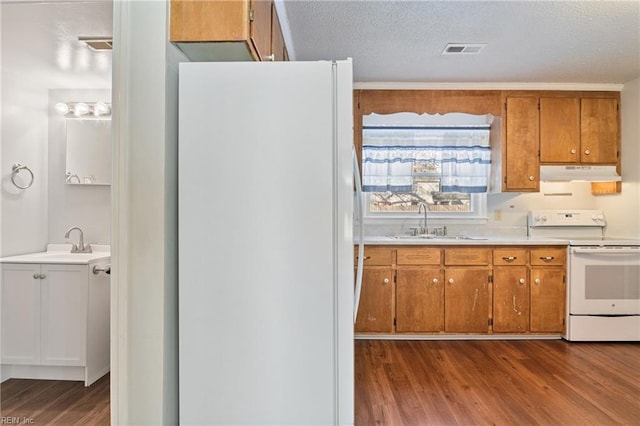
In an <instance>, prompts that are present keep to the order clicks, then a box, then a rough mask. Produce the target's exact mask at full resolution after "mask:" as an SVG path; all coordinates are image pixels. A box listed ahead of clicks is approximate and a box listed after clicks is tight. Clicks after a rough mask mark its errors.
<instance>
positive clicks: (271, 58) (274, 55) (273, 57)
mask: <svg viewBox="0 0 640 426" xmlns="http://www.w3.org/2000/svg"><path fill="white" fill-rule="evenodd" d="M264 60H265V61H271V62H273V61H275V60H276V54H275V53H272V54H271V55H267V56H265V57H264Z"/></svg>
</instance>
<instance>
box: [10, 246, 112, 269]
mask: <svg viewBox="0 0 640 426" xmlns="http://www.w3.org/2000/svg"><path fill="white" fill-rule="evenodd" d="M103 247H104V246H103ZM106 247H108V246H106ZM110 257H111V252H110V250H103V249H100V247H96V249H94V251H93V253H71V252H70V251H67V250H47V251H42V252H37V253H28V254H21V255H17V256H9V257H4V258H2V259H0V261H2V262H3V263H59V264H75V265H86V264H88V263H90V262H94V261H98V260H104V259H109V258H110Z"/></svg>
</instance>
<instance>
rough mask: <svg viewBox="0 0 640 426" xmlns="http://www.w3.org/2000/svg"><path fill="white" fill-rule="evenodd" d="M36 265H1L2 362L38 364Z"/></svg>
mask: <svg viewBox="0 0 640 426" xmlns="http://www.w3.org/2000/svg"><path fill="white" fill-rule="evenodd" d="M40 282H41V279H40V265H29V264H4V265H2V291H1V294H0V298H1V299H2V300H1V309H2V330H1V332H2V362H3V363H5V364H38V363H39V362H40Z"/></svg>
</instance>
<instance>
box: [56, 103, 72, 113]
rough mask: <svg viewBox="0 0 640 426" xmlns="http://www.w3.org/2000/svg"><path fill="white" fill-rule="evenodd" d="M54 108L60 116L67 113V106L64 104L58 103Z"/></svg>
mask: <svg viewBox="0 0 640 426" xmlns="http://www.w3.org/2000/svg"><path fill="white" fill-rule="evenodd" d="M54 108H55V110H56V112H57V113H59V114H62V115H64V114H67V113H68V112H69V105H67V104H65V103H64V102H58V103H57V104H56V105H55V107H54Z"/></svg>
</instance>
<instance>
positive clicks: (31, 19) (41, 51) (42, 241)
mask: <svg viewBox="0 0 640 426" xmlns="http://www.w3.org/2000/svg"><path fill="white" fill-rule="evenodd" d="M0 10H1V18H0V19H1V22H0V32H1V43H2V44H1V46H0V53H1V63H2V67H1V79H2V81H1V101H2V102H1V105H2V112H1V120H2V122H1V124H2V126H1V132H0V134H1V139H0V145H1V148H0V212H1V213H0V217H1V218H2V220H1V222H0V228H1V237H0V242H1V244H0V256H9V255H13V254H20V253H27V252H34V251H41V250H44V249H45V248H46V244H47V243H48V242H62V241H63V240H64V231H66V229H65V230H63V231H62V234H61V233H60V229H61V228H64V219H63V218H62V216H63V215H64V214H66V213H71V212H72V213H73V216H74V217H70V218H68V221H69V222H74V224H76V222H77V223H79V222H80V221H79V220H78V219H77V218H79V217H83V218H89V217H90V218H96V217H97V216H99V215H101V216H104V215H108V214H109V209H108V207H107V208H106V209H104V210H101V212H100V214H97V213H96V210H97V209H98V208H99V207H100V206H104V205H105V204H104V202H103V201H101V202H100V204H99V205H95V204H94V202H95V201H96V199H95V198H94V197H93V195H95V194H94V193H91V194H90V195H89V198H88V199H87V200H82V199H81V197H74V198H73V199H67V200H59V199H58V198H56V197H57V196H58V195H60V193H59V192H58V193H55V194H49V189H50V188H51V186H50V185H49V177H50V176H51V173H50V170H49V167H50V164H49V159H50V157H52V158H54V159H55V158H58V155H59V153H60V151H59V148H60V147H59V146H58V142H59V139H58V140H54V141H51V142H53V143H54V144H55V145H56V146H53V147H52V146H51V145H50V140H49V131H50V127H49V124H50V123H49V117H50V110H49V100H50V99H49V90H50V89H69V88H78V89H87V88H91V89H109V88H110V86H111V53H98V52H91V51H89V50H88V49H87V48H86V46H82V45H81V44H79V43H78V41H77V34H78V33H80V34H83V35H87V34H91V35H96V34H100V35H110V34H111V26H112V21H111V2H109V1H96V2H16V3H4V2H2V3H0ZM14 163H21V164H24V165H27V166H29V168H30V169H31V170H32V171H33V173H34V175H35V179H34V182H33V186H32V187H31V188H29V189H26V190H19V189H17V188H15V187H14V186H13V185H12V184H11V180H10V178H11V166H12V165H13V164H14ZM23 173H26V172H21V176H24V175H23ZM55 188H58V189H59V187H58V186H56V185H55V184H54V189H55ZM76 195H77V194H76ZM104 199H105V197H102V200H104ZM64 201H67V202H68V203H69V204H68V205H67V207H68V209H69V210H67V209H66V208H65V209H62V208H60V202H64ZM52 202H53V204H52ZM87 208H89V209H88V210H87ZM52 209H53V210H52ZM65 210H67V211H65ZM50 211H53V214H54V217H49V212H50ZM107 224H108V222H107V221H105V220H104V219H103V218H101V219H100V223H99V224H98V223H97V222H95V223H93V222H91V220H89V221H88V222H86V224H85V226H87V227H88V228H91V229H92V230H91V231H90V235H89V236H88V237H89V240H88V241H96V242H103V243H104V242H108V226H105V225H107ZM52 225H53V226H54V227H53V229H50V226H52ZM80 226H82V225H80ZM94 229H95V232H94ZM94 236H95V238H93V237H94ZM50 238H51V239H50Z"/></svg>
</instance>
